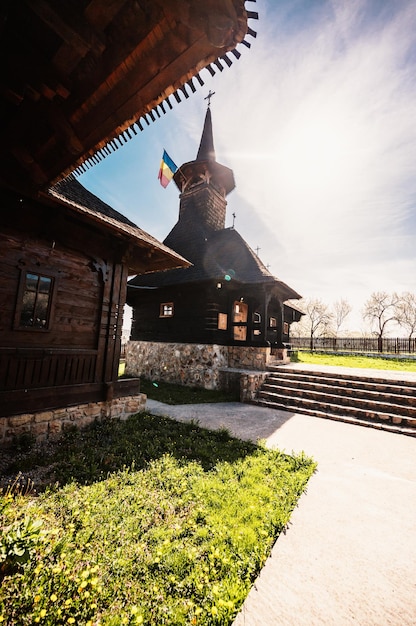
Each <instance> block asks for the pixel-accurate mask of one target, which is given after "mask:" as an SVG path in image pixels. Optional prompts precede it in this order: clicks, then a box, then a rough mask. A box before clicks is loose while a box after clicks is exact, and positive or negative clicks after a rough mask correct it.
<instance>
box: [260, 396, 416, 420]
mask: <svg viewBox="0 0 416 626" xmlns="http://www.w3.org/2000/svg"><path fill="white" fill-rule="evenodd" d="M333 399H334V402H323V401H322V400H321V401H319V402H318V401H317V400H316V399H313V398H312V399H310V398H307V397H300V396H298V395H297V396H293V395H285V394H282V393H273V392H267V391H263V390H262V389H260V390H259V393H258V400H259V401H263V400H264V401H267V402H269V403H271V404H273V403H274V402H275V403H277V404H280V405H281V406H289V405H290V406H292V407H297V408H306V409H310V410H315V409H316V406H317V405H319V407H320V410H322V409H323V407H325V406H327V407H328V410H329V411H330V412H331V413H335V414H338V415H339V414H345V415H352V416H354V417H356V418H358V419H372V420H381V421H386V422H393V420H394V423H396V424H397V423H402V422H403V423H405V424H408V425H410V424H414V425H415V426H416V415H415V416H412V415H406V416H404V415H402V414H400V413H398V412H396V413H395V412H391V411H390V410H388V411H386V410H385V409H386V408H388V409H390V408H391V407H390V406H388V407H380V408H382V409H383V410H378V409H377V407H375V406H373V407H370V408H369V407H365V408H362V407H358V406H351V405H349V404H339V399H338V398H335V397H334V398H333ZM335 400H338V403H337V402H335Z"/></svg>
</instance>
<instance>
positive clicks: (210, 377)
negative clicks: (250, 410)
mask: <svg viewBox="0 0 416 626" xmlns="http://www.w3.org/2000/svg"><path fill="white" fill-rule="evenodd" d="M271 360H273V359H272V357H271V353H270V347H251V346H250V347H247V346H219V345H210V344H182V343H158V342H151V341H129V342H128V343H127V345H126V374H128V375H129V376H144V378H147V379H148V380H155V381H159V380H163V381H165V382H170V383H177V384H179V385H186V386H189V387H201V388H204V389H224V390H228V391H231V392H233V391H239V393H240V400H241V402H250V401H252V400H253V399H254V397H255V395H256V393H257V389H258V387H259V386H260V385H261V383H262V382H263V381H264V379H265V378H266V376H267V371H266V370H267V365H268V363H269V362H270V361H271Z"/></svg>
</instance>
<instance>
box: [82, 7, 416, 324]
mask: <svg viewBox="0 0 416 626" xmlns="http://www.w3.org/2000/svg"><path fill="white" fill-rule="evenodd" d="M256 8H257V10H258V11H259V14H260V20H259V22H258V24H251V25H252V26H253V27H254V28H255V29H256V30H258V37H257V39H256V40H255V41H252V49H251V50H245V49H244V50H243V55H242V58H241V59H240V60H239V61H236V62H234V63H233V67H232V68H230V69H225V70H224V72H223V73H222V74H221V75H218V76H216V77H215V78H214V80H213V81H210V79H209V77H207V74H208V73H207V72H205V74H204V78H205V79H206V85H205V87H204V88H203V89H202V90H198V93H197V94H195V95H193V96H192V97H191V98H189V100H187V101H185V102H183V103H181V104H179V105H175V107H174V110H173V111H171V112H169V113H168V115H166V117H165V118H163V119H162V120H158V121H157V123H156V124H155V125H154V126H152V127H150V128H149V129H146V130H145V131H144V132H143V133H142V134H141V136H140V137H139V138H138V142H137V144H134V150H135V151H136V152H135V156H133V152H134V150H133V151H130V152H129V155H130V156H129V157H128V158H129V159H130V160H129V162H128V164H126V161H124V162H123V163H124V165H123V167H120V168H119V170H117V168H115V167H114V168H113V170H112V171H113V174H112V181H113V182H112V185H113V189H112V191H111V190H109V191H108V193H109V194H110V195H109V197H111V198H112V199H113V200H114V202H112V204H113V206H115V207H116V208H118V209H119V210H121V211H122V212H124V213H125V214H126V215H128V217H130V218H131V219H133V220H135V221H136V222H137V223H138V224H139V225H140V226H141V227H142V228H144V229H145V230H147V231H148V232H150V233H152V234H153V235H155V236H156V237H158V238H160V239H163V238H164V236H165V235H166V234H167V233H168V232H169V230H170V229H171V228H172V226H173V225H174V223H175V221H176V219H177V215H178V206H179V200H178V193H177V190H175V188H174V186H173V184H172V185H171V186H170V187H169V188H168V190H162V191H161V189H160V188H159V186H158V182H157V171H156V170H157V167H158V164H159V160H160V156H161V153H162V149H163V148H166V149H167V151H168V152H169V154H170V156H171V157H172V158H173V159H174V161H175V162H176V163H177V164H178V165H179V164H180V163H183V162H186V161H189V160H192V159H193V158H195V156H196V151H197V148H198V145H199V140H200V137H201V131H202V124H203V119H204V115H205V110H206V102H205V101H204V99H203V96H205V95H206V93H207V92H208V89H209V88H211V89H212V90H213V91H215V92H216V95H215V97H214V98H213V100H212V105H211V108H212V114H213V126H214V141H215V147H216V153H217V160H218V161H220V162H221V163H223V164H224V165H227V166H229V167H231V168H232V169H233V171H234V174H235V178H236V183H237V189H236V190H235V191H234V192H233V193H232V194H230V196H229V198H228V200H229V205H228V207H229V208H228V217H227V225H230V224H231V223H232V217H231V214H232V213H233V212H235V213H236V221H235V225H236V228H237V229H238V230H239V232H240V233H241V234H242V236H243V237H244V238H245V239H246V240H247V242H248V243H249V244H250V245H251V246H252V248H256V246H259V247H260V248H261V251H260V256H261V258H262V259H263V260H264V261H265V262H266V263H270V265H271V271H272V272H273V273H275V274H276V275H277V276H279V278H281V279H282V280H284V281H285V282H287V283H289V284H290V285H291V286H292V287H293V288H294V289H296V290H297V291H299V292H300V293H302V294H303V295H304V296H306V297H318V298H322V299H323V300H325V301H326V302H328V303H330V302H333V301H335V300H337V299H339V298H340V297H344V298H346V299H348V300H349V301H350V302H351V303H352V304H353V305H354V306H355V308H356V310H357V322H356V325H357V327H358V328H359V327H360V321H359V308H360V307H361V306H362V304H363V302H364V300H365V299H367V298H368V297H369V295H370V294H371V293H372V292H373V291H376V290H386V291H394V290H395V289H397V290H398V291H404V290H408V291H413V292H414V291H415V290H416V287H415V280H414V273H415V269H416V263H415V261H416V252H415V246H414V241H415V235H416V217H415V201H416V177H415V176H414V168H415V163H416V124H415V123H414V120H415V119H416V81H415V80H414V76H415V70H416V38H415V36H414V33H415V32H416V4H415V3H413V2H410V1H408V0H395V1H394V2H391V1H384V0H348V2H339V1H338V0H322V1H319V2H318V1H314V2H310V0H286V1H285V0H281V1H279V2H278V3H276V2H275V1H274V0H267V1H266V0H263V1H259V2H258V3H257V5H256ZM132 143H133V142H132ZM123 154H124V155H126V154H127V148H123V150H120V151H119V152H118V154H117V156H116V157H114V158H120V159H122V158H123ZM125 158H126V157H125ZM98 171H99V170H98V169H97V175H98ZM152 180H153V183H152V182H151V181H152ZM81 182H82V181H81ZM102 185H103V186H105V185H107V186H109V183H108V177H107V176H106V175H104V176H103V178H102ZM96 193H97V191H96ZM98 195H102V194H100V193H99V194H98ZM116 199H117V200H116Z"/></svg>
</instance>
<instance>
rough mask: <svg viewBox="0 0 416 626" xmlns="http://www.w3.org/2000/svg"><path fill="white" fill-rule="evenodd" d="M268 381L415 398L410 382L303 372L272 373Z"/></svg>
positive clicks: (415, 393) (415, 387) (415, 391)
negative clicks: (321, 385)
mask: <svg viewBox="0 0 416 626" xmlns="http://www.w3.org/2000/svg"><path fill="white" fill-rule="evenodd" d="M270 379H272V380H291V381H297V382H306V383H308V382H309V383H311V382H315V383H316V384H326V385H336V386H337V387H341V388H347V389H348V388H351V386H354V388H357V389H360V390H367V389H369V390H373V391H380V393H392V394H396V393H399V394H400V395H403V396H409V397H410V398H415V397H416V385H415V386H413V385H412V384H411V382H412V381H394V380H393V381H391V380H384V379H379V378H376V379H374V378H367V377H365V378H357V377H351V376H348V377H346V376H343V375H341V376H336V375H335V374H334V375H332V376H327V375H326V373H325V375H316V374H315V372H305V371H303V370H302V371H300V372H298V371H295V370H288V371H286V370H285V371H279V372H273V373H272V374H271V375H270Z"/></svg>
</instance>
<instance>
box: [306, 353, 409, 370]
mask: <svg viewBox="0 0 416 626" xmlns="http://www.w3.org/2000/svg"><path fill="white" fill-rule="evenodd" d="M295 359H296V361H297V362H298V363H312V364H314V365H315V364H316V365H341V366H343V367H360V368H369V369H378V370H397V371H402V372H416V360H410V359H409V360H405V359H394V358H388V359H385V358H384V359H383V358H382V357H366V356H355V355H351V356H349V355H347V356H344V355H337V354H334V355H333V354H317V353H316V352H303V351H299V352H297V356H296V357H295Z"/></svg>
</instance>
